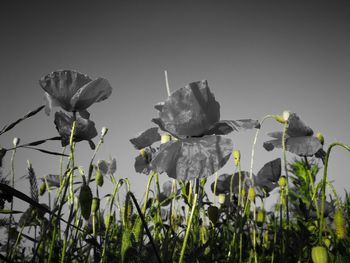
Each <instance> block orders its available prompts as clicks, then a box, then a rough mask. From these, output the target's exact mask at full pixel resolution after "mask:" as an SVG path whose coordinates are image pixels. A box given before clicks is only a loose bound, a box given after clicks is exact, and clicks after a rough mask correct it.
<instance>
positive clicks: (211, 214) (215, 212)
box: [208, 205, 220, 225]
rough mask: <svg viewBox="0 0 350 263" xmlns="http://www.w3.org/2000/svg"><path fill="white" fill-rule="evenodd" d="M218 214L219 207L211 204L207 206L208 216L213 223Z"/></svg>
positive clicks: (216, 219)
mask: <svg viewBox="0 0 350 263" xmlns="http://www.w3.org/2000/svg"><path fill="white" fill-rule="evenodd" d="M219 216H220V214H219V208H217V207H216V206H212V205H211V206H209V207H208V217H209V219H210V221H211V222H212V223H213V224H214V225H215V224H216V222H217V221H218V220H219Z"/></svg>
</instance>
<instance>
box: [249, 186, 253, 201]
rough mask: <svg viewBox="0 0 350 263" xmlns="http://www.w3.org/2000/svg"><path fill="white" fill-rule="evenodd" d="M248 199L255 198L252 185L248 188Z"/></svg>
mask: <svg viewBox="0 0 350 263" xmlns="http://www.w3.org/2000/svg"><path fill="white" fill-rule="evenodd" d="M248 200H250V201H252V202H253V201H254V200H255V190H254V188H253V187H250V188H249V190H248Z"/></svg>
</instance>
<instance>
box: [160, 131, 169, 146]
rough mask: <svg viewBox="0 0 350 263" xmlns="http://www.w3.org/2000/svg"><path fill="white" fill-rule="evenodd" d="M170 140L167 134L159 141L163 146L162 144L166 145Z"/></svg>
mask: <svg viewBox="0 0 350 263" xmlns="http://www.w3.org/2000/svg"><path fill="white" fill-rule="evenodd" d="M170 140H171V136H170V135H169V134H167V133H164V134H163V135H162V137H161V140H160V143H161V144H163V143H167V142H169V141H170Z"/></svg>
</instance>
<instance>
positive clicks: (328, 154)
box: [318, 142, 350, 244]
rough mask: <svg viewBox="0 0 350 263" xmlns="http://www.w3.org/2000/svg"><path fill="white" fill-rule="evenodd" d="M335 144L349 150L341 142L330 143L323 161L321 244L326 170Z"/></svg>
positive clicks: (319, 239)
mask: <svg viewBox="0 0 350 263" xmlns="http://www.w3.org/2000/svg"><path fill="white" fill-rule="evenodd" d="M335 146H340V147H343V148H345V149H346V150H348V151H350V146H348V145H346V144H344V143H342V142H334V143H332V144H331V145H330V146H329V147H328V150H327V153H326V157H325V161H324V168H323V181H322V202H321V217H320V232H319V236H318V241H319V243H320V244H321V243H322V232H323V224H324V219H323V217H324V205H325V200H326V184H327V172H328V161H329V156H330V154H331V150H332V148H333V147H335Z"/></svg>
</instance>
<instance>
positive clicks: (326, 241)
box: [323, 237, 331, 249]
mask: <svg viewBox="0 0 350 263" xmlns="http://www.w3.org/2000/svg"><path fill="white" fill-rule="evenodd" d="M323 244H324V245H325V246H326V247H327V248H328V249H329V247H330V246H331V240H330V239H329V238H327V237H325V238H323Z"/></svg>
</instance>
